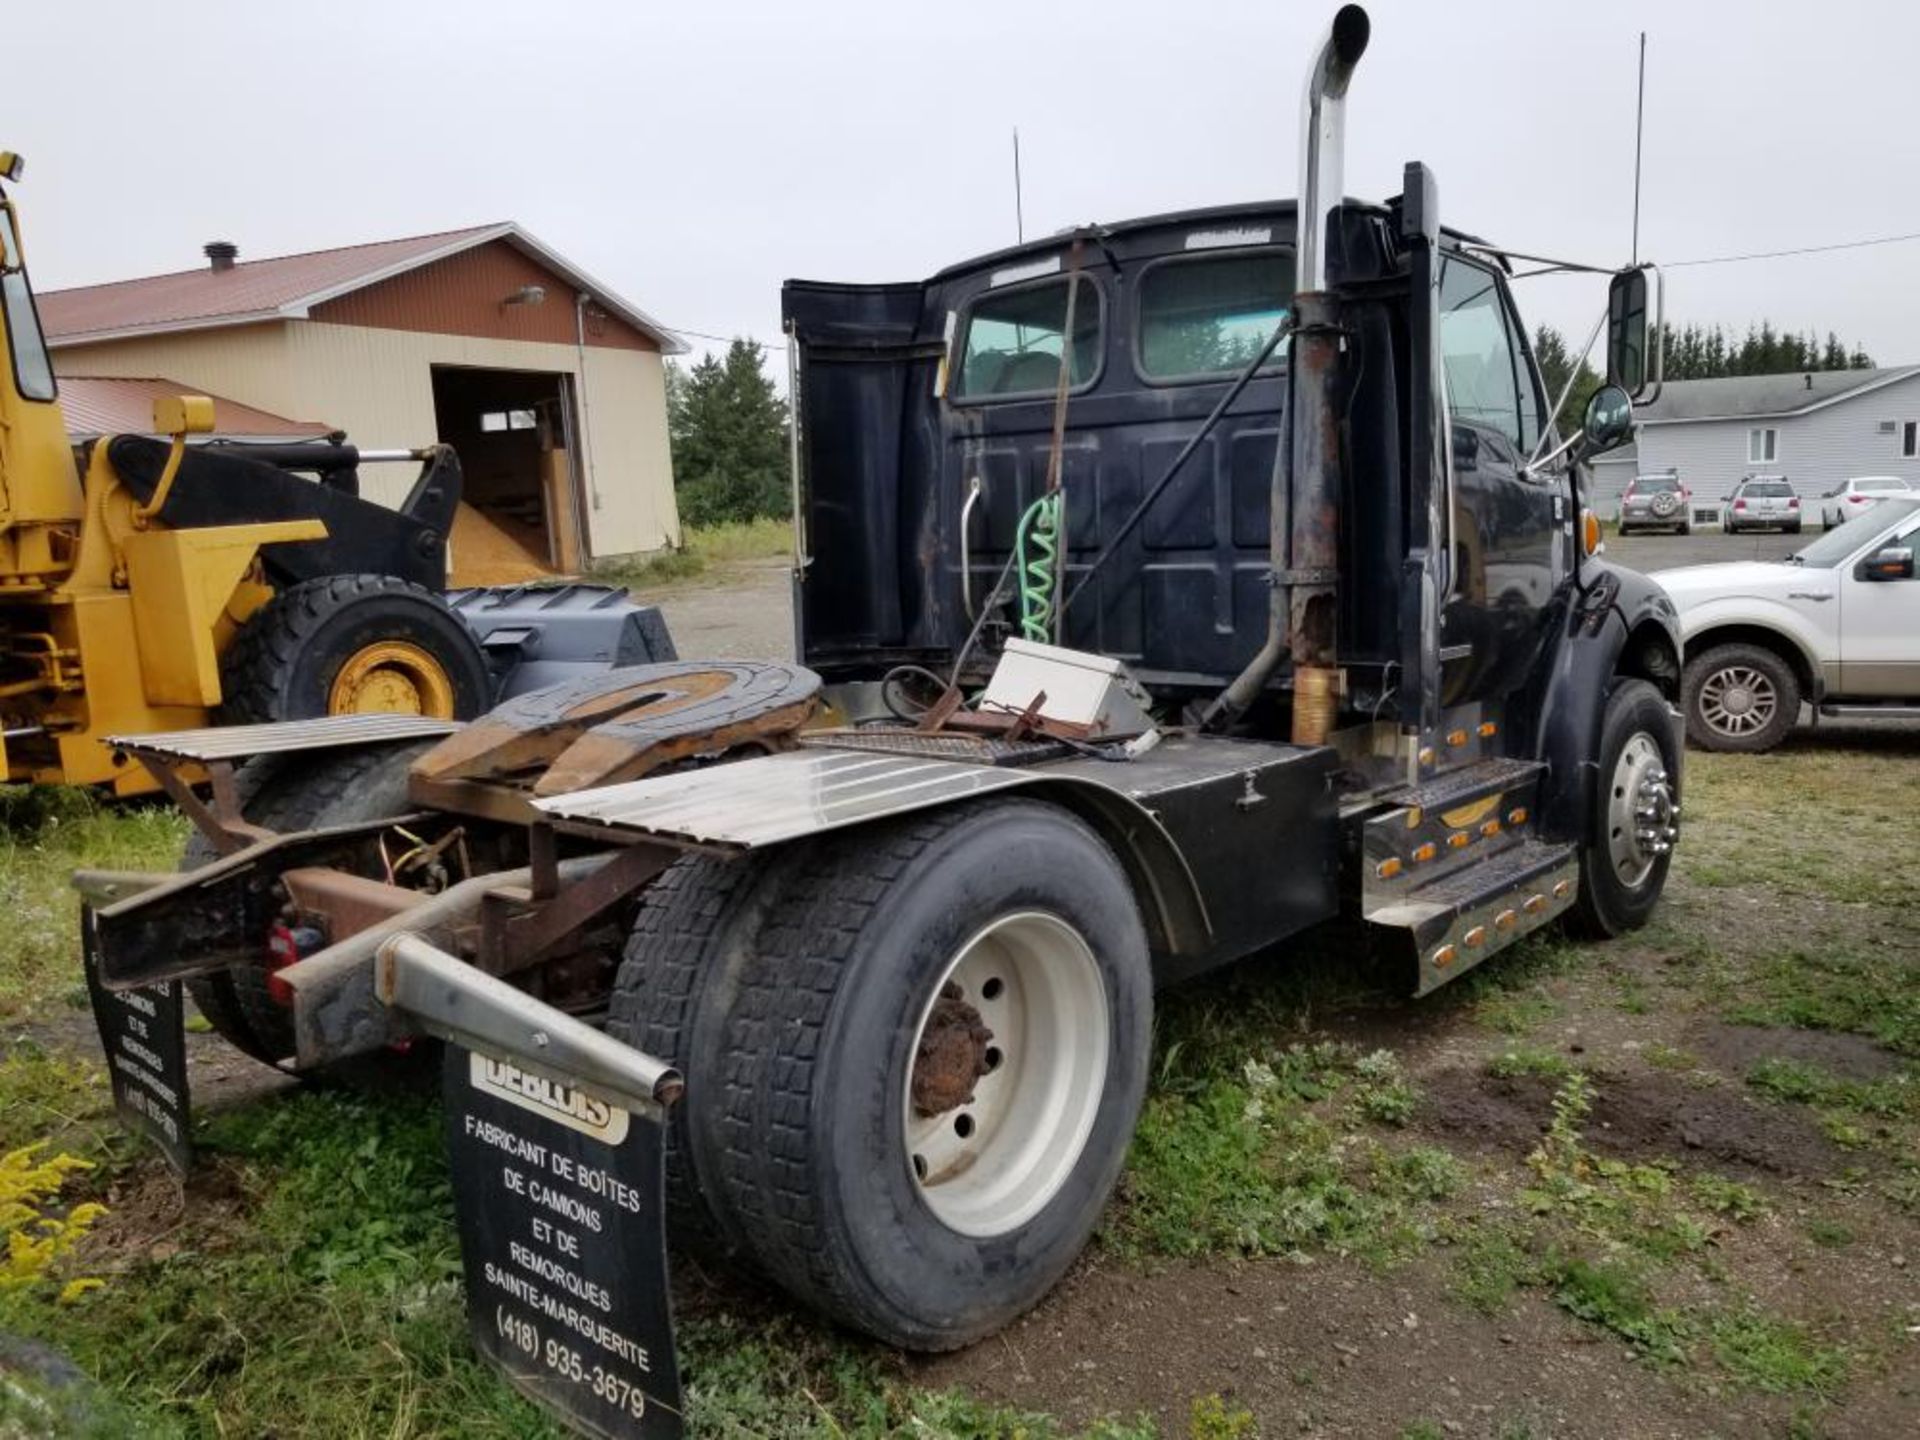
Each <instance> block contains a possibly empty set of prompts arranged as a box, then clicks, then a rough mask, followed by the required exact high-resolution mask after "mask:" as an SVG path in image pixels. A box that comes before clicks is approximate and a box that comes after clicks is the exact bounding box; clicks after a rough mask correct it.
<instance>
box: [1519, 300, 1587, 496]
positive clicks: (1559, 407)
mask: <svg viewBox="0 0 1920 1440" xmlns="http://www.w3.org/2000/svg"><path fill="white" fill-rule="evenodd" d="M1606 323H1607V307H1606V306H1604V305H1603V306H1601V307H1600V318H1599V319H1598V320H1596V321H1594V322H1593V329H1591V330H1589V331H1588V332H1587V343H1586V344H1585V345H1583V346H1581V347H1580V353H1579V354H1578V355H1576V356H1574V357H1573V365H1572V367H1571V368H1570V369H1569V370H1568V371H1567V383H1566V384H1565V385H1562V386H1561V387H1560V398H1559V399H1558V400H1556V401H1554V402H1553V411H1552V413H1551V414H1549V415H1548V416H1547V423H1546V424H1545V425H1543V426H1541V427H1540V438H1539V439H1538V440H1536V441H1535V442H1534V446H1533V454H1532V456H1531V457H1530V458H1529V459H1528V460H1527V465H1526V468H1527V470H1528V472H1529V473H1531V472H1532V471H1533V470H1534V469H1535V468H1536V467H1538V466H1541V465H1544V464H1546V463H1547V462H1548V461H1549V460H1556V459H1558V458H1559V457H1560V455H1561V454H1562V452H1564V451H1565V450H1566V448H1567V445H1569V444H1571V443H1572V442H1571V441H1568V442H1565V443H1563V444H1562V445H1561V446H1560V449H1558V450H1555V451H1554V452H1553V454H1551V455H1545V456H1543V455H1542V454H1541V453H1540V450H1541V447H1542V446H1544V445H1545V444H1546V443H1547V436H1548V435H1550V434H1551V433H1553V427H1554V426H1556V425H1558V424H1559V423H1560V413H1561V412H1562V411H1563V410H1565V409H1566V408H1567V401H1569V400H1571V399H1572V398H1573V383H1574V381H1576V380H1578V379H1579V378H1580V367H1581V366H1582V365H1584V364H1586V363H1587V356H1588V355H1590V354H1592V353H1593V342H1594V341H1596V340H1598V339H1599V338H1600V331H1601V329H1602V327H1604V326H1605V325H1606ZM1575 438H1576V439H1577V438H1578V436H1577V434H1576V436H1575Z"/></svg>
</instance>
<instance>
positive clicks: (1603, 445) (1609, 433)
mask: <svg viewBox="0 0 1920 1440" xmlns="http://www.w3.org/2000/svg"><path fill="white" fill-rule="evenodd" d="M1632 434H1633V400H1632V398H1631V397H1629V396H1628V394H1627V392H1626V391H1625V390H1622V389H1621V388H1620V387H1619V386H1618V385H1602V386H1601V387H1600V388H1599V389H1598V390H1596V391H1594V392H1593V398H1592V399H1590V400H1588V401H1587V415H1586V419H1585V420H1584V421H1582V422H1581V426H1580V435H1581V440H1582V441H1583V442H1584V443H1583V444H1582V446H1581V448H1582V449H1583V450H1584V451H1585V452H1586V453H1587V454H1589V455H1599V454H1601V453H1603V452H1604V451H1607V450H1612V449H1615V448H1617V447H1618V446H1621V445H1624V444H1625V443H1626V442H1627V438H1628V437H1629V436H1630V435H1632Z"/></svg>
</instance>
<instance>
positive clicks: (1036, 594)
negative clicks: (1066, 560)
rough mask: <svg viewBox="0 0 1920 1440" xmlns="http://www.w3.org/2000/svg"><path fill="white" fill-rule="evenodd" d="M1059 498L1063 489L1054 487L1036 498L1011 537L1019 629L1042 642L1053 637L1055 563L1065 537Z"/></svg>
mask: <svg viewBox="0 0 1920 1440" xmlns="http://www.w3.org/2000/svg"><path fill="white" fill-rule="evenodd" d="M1062 498H1063V496H1062V493H1061V492H1060V491H1058V490H1054V491H1051V492H1049V493H1048V494H1045V495H1042V496H1041V497H1040V498H1039V499H1038V500H1035V501H1034V502H1033V503H1032V504H1031V505H1029V506H1028V507H1027V508H1026V512H1025V513H1024V514H1023V515H1021V517H1020V524H1019V527H1018V528H1017V529H1016V530H1015V531H1014V537H1013V545H1014V553H1015V554H1016V555H1017V556H1018V557H1019V558H1018V565H1019V572H1020V633H1021V635H1022V636H1023V637H1024V638H1025V639H1028V640H1033V641H1037V642H1038V643H1040V644H1042V645H1045V644H1050V643H1051V642H1052V640H1053V618H1054V608H1055V601H1056V599H1057V598H1058V584H1059V578H1060V577H1059V569H1058V565H1059V558H1060V551H1061V548H1062V542H1063V540H1064V538H1065V537H1064V536H1063V534H1062V529H1063V526H1062V521H1063V520H1064V518H1065V516H1064V515H1063V513H1062V509H1061V500H1062Z"/></svg>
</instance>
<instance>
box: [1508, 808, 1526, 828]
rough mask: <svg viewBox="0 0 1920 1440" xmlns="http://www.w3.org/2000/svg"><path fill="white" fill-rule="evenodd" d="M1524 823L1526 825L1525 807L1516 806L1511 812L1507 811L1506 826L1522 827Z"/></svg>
mask: <svg viewBox="0 0 1920 1440" xmlns="http://www.w3.org/2000/svg"><path fill="white" fill-rule="evenodd" d="M1526 823H1527V807H1526V806H1524V805H1516V806H1514V807H1513V808H1512V809H1511V810H1509V811H1507V824H1509V825H1524V824H1526Z"/></svg>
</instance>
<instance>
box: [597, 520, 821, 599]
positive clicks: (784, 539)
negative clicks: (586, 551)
mask: <svg viewBox="0 0 1920 1440" xmlns="http://www.w3.org/2000/svg"><path fill="white" fill-rule="evenodd" d="M792 553H793V523H792V522H791V521H789V520H784V519H769V518H763V519H759V520H747V521H737V522H735V523H732V524H728V525H707V526H700V527H693V526H689V527H688V529H687V531H686V534H685V536H684V537H683V540H682V543H681V545H680V547H679V548H678V549H670V550H662V551H659V552H658V553H656V554H652V555H642V556H638V557H635V558H631V559H623V560H611V561H607V562H605V563H604V564H600V565H596V566H595V567H594V569H593V578H594V579H595V580H600V581H604V582H605V583H607V584H609V585H625V586H626V587H628V588H629V589H630V590H633V591H635V592H638V593H642V594H644V593H645V592H646V591H649V590H656V589H659V588H661V587H662V586H667V585H674V584H680V583H683V582H685V581H688V580H693V579H697V578H698V577H700V576H702V575H705V574H706V573H707V572H708V570H710V569H718V568H724V567H726V566H729V565H740V564H746V563H750V562H752V561H756V560H773V559H778V558H780V557H782V556H786V555H791V554H792Z"/></svg>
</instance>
